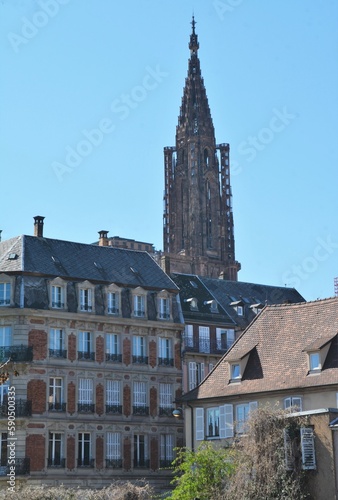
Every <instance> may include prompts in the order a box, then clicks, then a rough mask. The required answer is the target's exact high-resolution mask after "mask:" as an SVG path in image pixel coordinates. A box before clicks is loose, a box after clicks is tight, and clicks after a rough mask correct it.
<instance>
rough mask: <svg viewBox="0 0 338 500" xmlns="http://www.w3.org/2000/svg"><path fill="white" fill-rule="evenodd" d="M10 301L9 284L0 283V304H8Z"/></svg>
mask: <svg viewBox="0 0 338 500" xmlns="http://www.w3.org/2000/svg"><path fill="white" fill-rule="evenodd" d="M10 303H11V284H10V283H0V306H9V305H10Z"/></svg>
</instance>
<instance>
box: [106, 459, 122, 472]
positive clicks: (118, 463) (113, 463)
mask: <svg viewBox="0 0 338 500" xmlns="http://www.w3.org/2000/svg"><path fill="white" fill-rule="evenodd" d="M106 467H107V468H112V469H122V459H110V458H107V459H106Z"/></svg>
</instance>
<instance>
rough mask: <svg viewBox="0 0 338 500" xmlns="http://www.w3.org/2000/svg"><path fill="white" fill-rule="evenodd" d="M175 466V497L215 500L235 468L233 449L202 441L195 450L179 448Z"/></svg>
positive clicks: (175, 499)
mask: <svg viewBox="0 0 338 500" xmlns="http://www.w3.org/2000/svg"><path fill="white" fill-rule="evenodd" d="M173 466H174V480H173V481H172V484H175V485H176V487H175V489H174V491H173V492H172V494H171V496H170V497H169V498H170V499H172V500H193V499H195V498H198V499H199V500H210V499H212V500H214V499H216V498H217V497H218V496H219V495H220V494H221V492H222V491H223V490H224V488H225V485H226V481H227V480H228V477H229V476H230V474H231V473H232V471H233V465H232V461H231V455H230V450H229V449H228V448H218V449H215V448H214V447H213V446H212V444H211V443H209V442H203V443H201V445H200V446H199V447H198V450H197V451H196V452H193V451H191V450H189V449H186V448H178V449H177V457H176V458H175V460H174V462H173Z"/></svg>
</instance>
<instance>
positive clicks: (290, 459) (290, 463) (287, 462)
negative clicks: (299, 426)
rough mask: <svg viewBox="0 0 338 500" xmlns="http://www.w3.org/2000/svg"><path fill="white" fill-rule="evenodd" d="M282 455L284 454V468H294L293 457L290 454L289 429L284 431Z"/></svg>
mask: <svg viewBox="0 0 338 500" xmlns="http://www.w3.org/2000/svg"><path fill="white" fill-rule="evenodd" d="M283 433H284V453H285V467H286V469H287V470H293V468H294V456H293V453H292V441H291V438H290V434H289V429H284V431H283Z"/></svg>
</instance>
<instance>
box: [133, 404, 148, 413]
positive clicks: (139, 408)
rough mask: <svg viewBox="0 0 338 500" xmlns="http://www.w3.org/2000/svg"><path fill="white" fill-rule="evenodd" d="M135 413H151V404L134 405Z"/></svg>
mask: <svg viewBox="0 0 338 500" xmlns="http://www.w3.org/2000/svg"><path fill="white" fill-rule="evenodd" d="M133 415H149V406H133Z"/></svg>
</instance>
